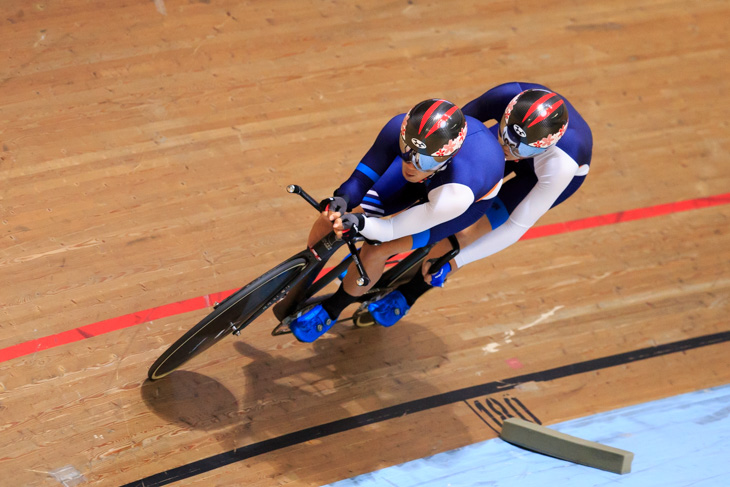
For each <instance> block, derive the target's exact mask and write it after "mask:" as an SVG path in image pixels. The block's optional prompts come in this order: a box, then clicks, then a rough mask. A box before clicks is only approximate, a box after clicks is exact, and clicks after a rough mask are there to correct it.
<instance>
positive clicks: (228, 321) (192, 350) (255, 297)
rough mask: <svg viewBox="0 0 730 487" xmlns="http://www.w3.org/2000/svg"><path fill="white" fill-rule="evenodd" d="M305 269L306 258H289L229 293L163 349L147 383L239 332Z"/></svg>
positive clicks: (272, 302)
mask: <svg viewBox="0 0 730 487" xmlns="http://www.w3.org/2000/svg"><path fill="white" fill-rule="evenodd" d="M306 267H307V260H306V259H304V258H302V257H299V258H294V259H291V260H289V261H287V262H284V263H282V264H279V265H278V266H276V267H274V268H273V269H271V270H270V271H268V272H267V273H265V274H264V275H262V276H261V277H259V278H257V279H255V280H254V281H252V282H251V283H250V284H248V285H247V286H244V287H243V288H241V289H240V290H239V291H237V292H235V293H234V294H232V295H231V296H230V297H228V298H227V299H226V300H225V301H223V302H222V303H221V304H220V305H218V306H217V307H216V308H215V310H214V311H213V312H212V313H210V314H209V315H208V316H206V317H205V318H203V319H202V320H201V321H200V323H198V324H197V325H195V326H194V327H193V328H191V329H190V330H189V331H188V332H187V333H185V334H184V335H183V336H181V337H180V338H179V339H178V340H177V341H176V342H175V343H173V344H172V345H171V346H170V347H169V348H168V349H167V350H165V352H164V353H163V354H162V355H160V357H159V358H158V359H157V360H156V361H155V363H154V364H152V367H150V369H149V371H148V372H147V376H148V377H149V378H150V380H156V379H161V378H162V377H165V376H166V375H168V374H169V373H171V372H172V371H174V370H175V369H177V368H178V367H180V366H181V365H182V364H184V363H185V362H187V361H188V360H190V359H191V358H193V357H195V356H196V355H198V354H200V353H202V352H204V351H205V350H207V349H208V348H210V347H211V346H212V345H214V344H215V343H216V342H218V341H219V340H221V339H222V338H223V337H225V336H227V335H229V334H231V333H232V332H234V331H236V332H238V331H240V330H241V329H242V328H244V327H245V326H246V325H248V324H249V323H251V322H252V321H253V320H254V319H256V318H257V317H258V316H259V315H261V313H263V312H264V311H266V310H267V309H268V308H269V307H270V306H271V305H272V304H274V303H275V302H276V301H277V300H279V299H281V297H282V296H283V294H284V293H285V292H286V290H287V289H288V288H289V286H290V285H291V284H292V283H293V282H294V280H295V279H296V277H297V276H298V275H299V274H300V273H301V272H302V270H304V268H306Z"/></svg>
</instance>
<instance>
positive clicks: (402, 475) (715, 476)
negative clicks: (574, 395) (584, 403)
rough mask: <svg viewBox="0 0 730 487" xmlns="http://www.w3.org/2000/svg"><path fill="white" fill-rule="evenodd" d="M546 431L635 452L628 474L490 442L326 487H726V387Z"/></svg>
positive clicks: (729, 450)
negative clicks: (609, 471) (610, 471)
mask: <svg viewBox="0 0 730 487" xmlns="http://www.w3.org/2000/svg"><path fill="white" fill-rule="evenodd" d="M550 428H552V429H555V430H557V431H561V432H563V433H567V434H569V435H573V436H577V437H579V438H584V439H587V440H591V441H597V442H599V443H603V444H605V445H610V446H613V447H616V448H621V449H623V450H628V451H631V452H633V453H634V461H633V464H632V469H631V473H629V474H626V475H618V474H613V473H608V472H603V471H601V470H597V469H593V468H590V467H585V466H581V465H576V464H572V463H569V462H565V461H562V460H557V459H554V458H550V457H547V456H544V455H540V454H537V453H532V452H529V451H526V450H523V449H520V448H518V447H515V446H513V445H510V444H509V443H506V442H504V441H502V440H500V439H494V440H489V441H485V442H482V443H477V444H474V445H470V446H467V447H464V448H459V449H457V450H453V451H450V452H446V453H441V454H438V455H434V456H432V457H428V458H424V459H421V460H415V461H412V462H408V463H405V464H402V465H397V466H394V467H390V468H386V469H383V470H379V471H377V472H373V473H369V474H365V475H361V476H359V477H355V478H352V479H348V480H343V481H340V482H336V483H334V484H331V485H330V487H354V486H358V487H376V486H377V487H416V486H418V487H424V486H426V487H436V486H439V487H466V486H470V487H471V486H475V487H476V486H493V487H497V486H505V487H506V486H509V487H515V486H519V487H533V486H534V487H549V486H560V487H566V486H580V487H592V486H593V487H598V486H620V487H651V486H662V487H686V486H692V487H729V486H730V385H726V386H722V387H716V388H714V389H708V390H703V391H697V392H693V393H689V394H683V395H681V396H676V397H671V398H667V399H662V400H659V401H654V402H650V403H646V404H640V405H638V406H632V407H628V408H623V409H618V410H615V411H611V412H608V413H602V414H598V415H595V416H589V417H587V418H581V419H576V420H573V421H568V422H565V423H561V424H557V425H551V426H550Z"/></svg>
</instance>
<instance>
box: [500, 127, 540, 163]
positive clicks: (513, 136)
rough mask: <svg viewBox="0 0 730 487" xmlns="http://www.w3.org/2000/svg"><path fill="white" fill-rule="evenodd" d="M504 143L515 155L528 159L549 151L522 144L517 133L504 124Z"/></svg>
mask: <svg viewBox="0 0 730 487" xmlns="http://www.w3.org/2000/svg"><path fill="white" fill-rule="evenodd" d="M502 141H503V142H504V143H505V144H507V145H508V146H509V148H510V151H511V152H512V154H513V155H515V156H517V157H523V158H526V159H527V158H530V157H535V156H536V155H538V154H542V153H543V152H545V151H546V150H548V148H547V147H533V146H531V145H528V144H525V143H524V142H520V137H519V136H518V135H517V132H515V131H514V129H513V128H512V127H510V126H509V125H507V124H502Z"/></svg>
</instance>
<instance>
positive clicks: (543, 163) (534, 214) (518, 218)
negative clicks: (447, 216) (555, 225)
mask: <svg viewBox="0 0 730 487" xmlns="http://www.w3.org/2000/svg"><path fill="white" fill-rule="evenodd" d="M577 172H578V164H577V163H576V162H575V161H574V160H573V158H572V157H570V156H569V155H568V154H566V153H565V152H564V151H563V150H561V149H560V148H559V147H557V146H555V147H554V148H553V150H549V151H547V152H545V153H544V154H541V155H539V156H537V157H535V174H536V175H537V184H535V187H534V188H532V190H530V192H529V193H527V196H525V199H523V200H522V201H521V202H520V203H519V204H518V205H517V207H516V208H515V209H514V211H513V212H512V214H511V215H510V216H509V219H508V220H507V221H506V222H505V223H504V224H502V225H501V226H499V227H498V228H496V229H495V230H492V231H491V232H489V233H487V234H485V235H483V236H481V237H480V238H479V239H478V240H477V241H475V242H474V243H472V244H471V245H468V246H466V247H464V248H463V249H462V250H461V251H460V252H459V254H458V255H457V256H456V258H455V261H456V265H457V266H458V267H462V266H463V265H466V264H468V263H470V262H474V261H477V260H479V259H483V258H485V257H488V256H490V255H492V254H496V253H497V252H499V251H500V250H503V249H506V248H507V247H509V246H510V245H512V244H514V243H515V242H517V241H518V240H519V239H520V238H522V236H523V235H524V234H525V232H527V230H529V229H530V227H532V226H533V225H534V224H535V223H536V222H537V220H538V219H539V218H540V217H541V216H542V215H544V214H545V213H546V212H547V211H548V210H549V209H550V207H552V205H553V203H555V200H557V199H558V197H559V196H560V194H561V193H562V192H563V191H564V190H565V188H566V187H567V186H568V184H570V182H571V181H572V180H573V177H574V176H575V175H576V173H577ZM497 196H499V195H497Z"/></svg>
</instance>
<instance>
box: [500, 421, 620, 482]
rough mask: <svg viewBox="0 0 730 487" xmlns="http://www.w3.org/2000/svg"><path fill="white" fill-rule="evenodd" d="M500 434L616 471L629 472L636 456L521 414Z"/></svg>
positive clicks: (514, 441)
mask: <svg viewBox="0 0 730 487" xmlns="http://www.w3.org/2000/svg"><path fill="white" fill-rule="evenodd" d="M500 438H502V439H503V440H504V441H507V442H509V443H512V444H514V445H518V446H521V447H523V448H526V449H528V450H532V451H535V452H538V453H543V454H545V455H549V456H551V457H555V458H560V459H562V460H568V461H569V462H573V463H579V464H581V465H586V466H589V467H593V468H598V469H601V470H606V471H608V472H613V473H620V474H625V473H629V472H630V471H631V462H632V460H633V459H634V454H633V453H631V452H630V451H626V450H621V449H619V448H613V447H611V446H606V445H602V444H600V443H596V442H593V441H588V440H584V439H581V438H576V437H575V436H570V435H566V434H565V433H560V432H557V431H555V430H551V429H550V428H546V427H545V426H540V425H537V424H535V423H530V422H529V421H525V420H522V419H517V418H509V419H507V420H505V422H504V424H503V426H502V433H501V434H500Z"/></svg>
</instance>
